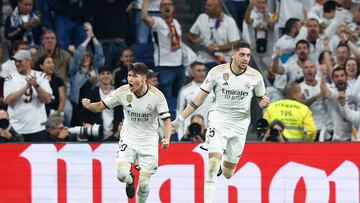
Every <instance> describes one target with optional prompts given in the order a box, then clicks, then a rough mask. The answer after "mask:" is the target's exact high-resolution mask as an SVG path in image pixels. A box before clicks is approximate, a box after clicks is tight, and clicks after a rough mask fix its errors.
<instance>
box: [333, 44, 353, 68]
mask: <svg viewBox="0 0 360 203" xmlns="http://www.w3.org/2000/svg"><path fill="white" fill-rule="evenodd" d="M350 55H351V53H350V48H349V46H348V45H347V44H345V43H342V42H340V43H339V45H338V46H337V47H336V66H339V67H342V68H345V61H346V60H347V59H348V58H349V57H350Z"/></svg>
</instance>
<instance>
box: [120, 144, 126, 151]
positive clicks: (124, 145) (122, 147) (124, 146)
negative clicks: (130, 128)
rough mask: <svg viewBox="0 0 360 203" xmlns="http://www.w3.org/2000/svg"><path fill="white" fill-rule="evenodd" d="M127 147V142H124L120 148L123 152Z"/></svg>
mask: <svg viewBox="0 0 360 203" xmlns="http://www.w3.org/2000/svg"><path fill="white" fill-rule="evenodd" d="M126 147H127V144H122V145H121V148H120V151H122V152H123V151H125V149H126Z"/></svg>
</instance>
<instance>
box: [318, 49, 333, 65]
mask: <svg viewBox="0 0 360 203" xmlns="http://www.w3.org/2000/svg"><path fill="white" fill-rule="evenodd" d="M326 52H328V53H329V54H330V55H331V51H330V50H324V51H322V52H321V53H320V55H319V58H318V62H319V64H321V62H322V61H323V60H324V55H325V53H326Z"/></svg>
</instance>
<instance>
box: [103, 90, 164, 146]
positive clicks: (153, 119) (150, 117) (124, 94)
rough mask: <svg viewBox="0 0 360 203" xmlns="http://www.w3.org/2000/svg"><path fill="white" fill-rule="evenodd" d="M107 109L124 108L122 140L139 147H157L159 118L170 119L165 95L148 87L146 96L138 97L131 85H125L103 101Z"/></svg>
mask: <svg viewBox="0 0 360 203" xmlns="http://www.w3.org/2000/svg"><path fill="white" fill-rule="evenodd" d="M102 102H103V103H104V104H105V106H106V107H107V108H110V109H111V108H114V107H116V106H118V105H122V106H123V110H124V117H125V118H124V125H123V128H122V130H121V139H124V140H126V141H127V142H130V143H132V144H138V145H144V146H146V145H149V144H153V145H157V144H158V140H159V134H158V132H157V130H158V128H159V123H158V118H160V119H164V118H169V117H170V113H169V108H168V105H167V102H166V99H165V97H164V95H163V93H162V92H161V91H160V90H158V89H157V88H156V87H153V86H150V85H148V90H147V92H146V93H145V95H143V96H141V97H137V96H136V95H135V94H134V93H133V92H131V91H130V89H129V85H123V86H121V87H119V88H118V89H116V90H115V91H113V92H112V93H111V95H110V96H108V97H106V98H105V99H103V100H102Z"/></svg>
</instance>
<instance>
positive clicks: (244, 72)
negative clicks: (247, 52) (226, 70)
mask: <svg viewBox="0 0 360 203" xmlns="http://www.w3.org/2000/svg"><path fill="white" fill-rule="evenodd" d="M232 62H233V61H232V60H231V61H230V71H231V72H232V73H233V74H234V75H235V76H239V75H242V74H243V73H245V72H246V70H247V68H248V66H247V65H246V68H245V70H244V71H243V72H241V73H239V74H237V73H235V72H234V71H233V70H232V69H231V64H232Z"/></svg>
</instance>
